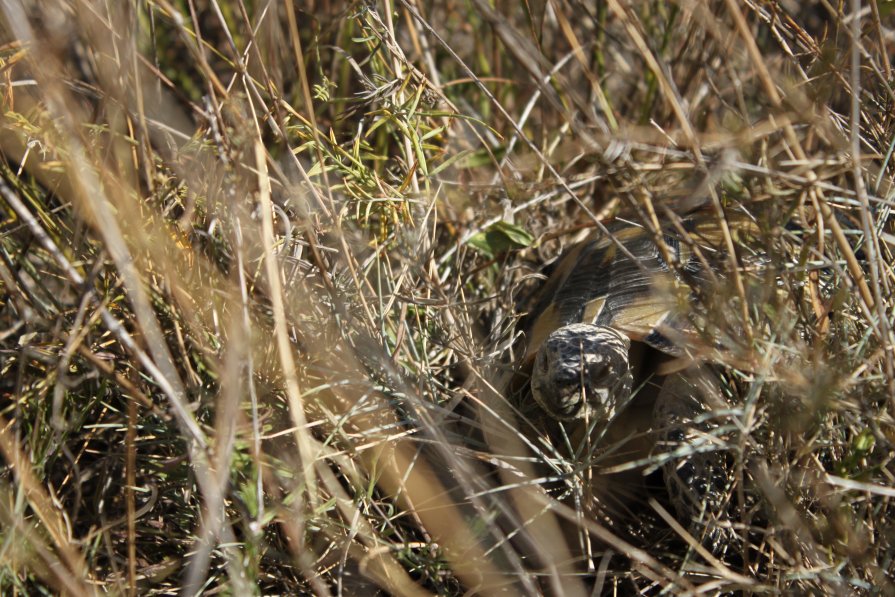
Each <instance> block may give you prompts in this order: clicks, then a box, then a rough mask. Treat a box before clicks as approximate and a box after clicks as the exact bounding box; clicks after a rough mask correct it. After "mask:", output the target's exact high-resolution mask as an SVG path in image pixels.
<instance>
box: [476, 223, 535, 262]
mask: <svg viewBox="0 0 895 597" xmlns="http://www.w3.org/2000/svg"><path fill="white" fill-rule="evenodd" d="M468 242H469V244H470V245H471V246H472V247H474V248H475V249H478V250H479V251H481V252H482V253H484V254H485V255H487V256H488V257H494V256H496V255H500V254H501V253H505V252H507V251H509V250H511V249H521V248H523V247H528V246H531V244H532V243H533V242H534V236H532V235H531V233H530V232H528V231H527V230H526V229H524V228H522V227H520V226H516V225H515V224H510V223H509V222H504V221H503V220H501V221H500V222H496V223H495V224H492V225H491V226H489V227H488V229H487V230H485V231H484V232H479V233H477V234H474V235H473V236H472V238H470V239H469V241H468Z"/></svg>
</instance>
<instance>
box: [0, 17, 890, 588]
mask: <svg viewBox="0 0 895 597" xmlns="http://www.w3.org/2000/svg"><path fill="white" fill-rule="evenodd" d="M892 12H893V7H892V3H890V2H869V3H861V2H850V3H848V4H843V3H839V4H835V3H829V2H824V1H821V2H788V1H783V0H780V1H773V2H761V3H756V2H746V3H738V2H734V1H733V0H727V1H708V2H678V3H666V2H652V1H651V2H645V3H635V2H629V3H623V2H616V1H607V2H603V1H598V2H594V3H583V2H579V1H577V0H555V1H553V2H545V1H544V0H529V1H528V2H524V3H519V5H516V4H513V3H510V2H502V1H496V2H493V3H492V2H487V1H485V0H464V1H456V0H433V1H431V2H425V3H424V2H418V1H415V0H413V1H412V0H394V1H391V0H384V1H377V2H347V1H345V2H338V1H324V0H321V1H316V2H315V1H308V2H288V1H287V2H276V3H269V2H258V1H253V2H249V1H243V0H235V1H231V0H170V1H169V0H146V1H140V2H134V1H126V2H97V1H91V0H68V1H64V0H49V1H42V2H37V1H28V0H11V1H9V2H5V3H3V4H2V5H0V22H2V26H0V31H2V39H0V41H2V46H0V64H2V69H0V74H2V80H0V88H2V103H3V120H2V124H0V153H2V155H3V157H4V160H3V162H2V164H0V169H2V176H0V284H2V287H0V288H2V303H0V454H2V460H0V461H2V463H3V468H2V469H0V592H2V593H3V594H4V595H6V594H24V595H30V594H42V593H46V594H52V593H70V594H78V595H80V594H93V593H107V592H108V593H112V594H136V593H141V594H170V593H175V592H178V593H181V594H184V595H193V594H198V593H213V592H218V591H223V592H226V593H231V594H237V595H247V594H311V593H312V594H322V595H328V594H346V595H351V594H374V593H375V592H376V591H380V592H382V593H388V594H396V595H423V594H430V593H436V594H446V595H460V594H469V593H474V594H475V593H481V594H496V593H499V592H500V591H501V590H505V591H507V592H509V593H510V594H514V593H526V594H539V593H545V594H575V595H579V594H587V593H588V592H590V591H594V592H595V593H597V594H600V593H602V592H613V591H615V592H617V593H621V594H629V593H633V592H643V593H649V594H655V593H658V592H659V591H660V590H662V589H663V588H664V589H667V590H668V591H670V592H673V593H697V592H698V593H708V594H713V593H722V592H731V591H745V592H754V593H814V594H852V593H855V592H861V593H867V594H875V593H883V594H891V593H893V592H895V585H893V579H892V573H893V557H895V527H893V525H895V522H893V521H895V515H893V512H892V511H891V510H890V502H891V500H892V498H893V496H895V481H893V475H895V466H893V463H892V456H893V454H895V452H893V442H895V425H893V423H895V421H893V414H895V353H893V347H895V337H893V315H892V309H893V303H895V301H893V299H892V292H891V288H892V286H893V284H895V277H893V270H892V263H893V258H892V245H893V242H895V236H893V234H895V230H893V224H892V218H891V217H890V207H891V202H892V185H891V181H892V171H893V166H892V164H891V161H890V157H891V153H892V148H893V144H895V136H893V130H895V126H893V113H895V112H893V105H895V93H893V86H892V85H893V83H892V82H893V72H892V66H891V64H890V59H889V56H890V54H891V52H892V48H893V47H895V39H893V38H895V21H893V16H892ZM697 211H701V212H704V213H707V214H709V215H710V217H712V218H715V219H716V220H717V221H718V223H719V224H721V223H726V224H727V223H729V224H730V225H729V226H727V228H728V229H730V231H731V232H730V236H729V238H728V240H729V246H730V247H733V248H734V251H733V253H732V261H731V263H730V267H729V269H728V270H727V272H726V273H727V276H726V278H725V279H727V280H729V281H730V288H728V289H727V291H726V292H719V293H718V295H717V296H713V297H707V298H706V301H705V304H701V305H697V306H696V307H695V308H696V309H697V310H701V311H702V312H703V313H705V314H707V315H708V317H707V321H708V323H709V324H710V325H709V327H710V329H708V330H707V334H708V337H709V338H711V341H710V342H709V343H708V344H707V346H708V348H707V349H706V350H709V349H711V350H710V351H709V352H705V353H703V354H702V357H703V358H705V359H706V360H709V361H711V362H713V363H716V364H718V365H719V366H722V367H723V369H724V371H725V384H724V385H725V388H724V391H725V393H726V394H725V395H726V399H727V400H728V401H729V402H730V403H731V405H732V407H731V413H732V414H731V420H732V421H733V422H734V423H733V424H732V425H731V427H730V428H729V429H727V430H725V435H724V436H723V437H722V438H720V439H721V440H723V441H724V442H725V443H724V449H725V450H726V451H727V452H728V453H729V454H731V455H732V458H733V461H734V470H735V471H736V479H735V484H734V487H732V488H730V494H731V508H730V510H731V511H730V513H729V516H728V517H727V518H726V519H725V523H726V524H727V525H728V528H729V529H730V530H731V535H733V536H736V537H738V540H737V544H736V545H735V546H731V548H730V550H729V551H728V552H726V553H725V554H723V555H718V556H716V555H713V554H711V553H705V550H704V549H703V550H702V551H700V549H698V548H697V547H695V546H694V545H693V544H692V542H691V543H688V542H687V541H686V540H685V539H684V540H682V539H681V537H678V536H677V533H675V532H674V531H672V530H671V529H668V530H667V533H666V534H665V536H663V538H662V539H660V540H655V539H653V538H650V539H647V538H646V537H647V536H648V535H647V534H646V533H639V529H638V527H637V522H636V519H637V516H638V513H637V512H636V511H635V517H634V518H635V521H634V522H628V523H625V524H627V525H628V528H627V531H626V532H625V533H624V534H622V533H620V531H619V530H618V528H616V527H617V526H619V527H620V525H616V526H613V524H610V522H611V521H606V520H601V519H599V518H597V519H593V518H591V519H589V518H588V517H587V516H583V515H582V514H583V513H584V512H585V510H586V509H587V508H585V507H583V506H582V505H581V503H580V500H575V499H570V498H569V497H568V496H576V495H577V496H580V491H579V492H578V493H576V491H577V490H575V489H574V487H575V486H576V483H579V482H580V481H581V479H582V478H584V477H588V476H589V475H591V474H594V475H597V476H599V474H600V473H599V470H597V469H593V470H590V469H588V470H587V471H585V472H582V470H581V467H579V466H576V463H574V462H560V463H559V464H557V463H556V462H548V460H550V457H549V456H548V453H549V449H548V448H549V446H547V445H546V443H545V442H546V438H545V437H543V436H542V435H540V434H539V430H538V429H537V428H535V427H533V426H532V425H531V422H530V421H527V420H526V419H525V417H522V416H520V415H519V413H514V411H513V410H512V406H515V405H511V404H508V403H507V402H506V400H505V399H504V398H505V397H504V396H503V395H502V388H501V387H500V383H499V380H501V379H503V378H504V377H505V371H506V370H508V369H510V368H511V367H512V364H513V363H514V361H515V359H514V356H515V355H516V354H517V351H518V345H517V335H518V330H516V327H515V326H516V322H517V317H518V315H519V313H518V310H517V302H516V301H517V299H518V297H519V296H524V295H525V293H526V292H527V291H529V290H530V288H532V287H533V286H536V285H537V283H538V282H537V279H536V278H537V276H534V275H533V274H535V273H536V272H538V271H539V270H540V268H541V266H542V265H543V264H544V263H546V262H547V261H549V259H551V258H552V257H553V256H555V255H556V254H557V253H558V252H559V251H560V250H561V248H562V247H564V246H568V245H569V244H570V243H571V242H573V240H574V239H575V238H579V237H580V236H581V233H582V231H583V230H589V229H591V228H593V226H594V218H599V219H600V220H601V221H608V220H609V219H611V218H614V217H619V216H624V217H626V218H628V219H632V220H635V221H645V222H650V221H653V220H654V219H656V218H660V219H666V218H671V217H673V216H672V214H677V215H685V214H688V213H691V212H697ZM738 221H739V222H742V221H748V222H750V230H752V231H753V232H752V233H750V234H748V235H747V234H741V233H738V227H737V226H736V224H735V223H736V222H738ZM489 428H490V431H488V429H489ZM480 429H484V431H482V432H481V433H480V432H479V430H480ZM495 430H496V431H495ZM495 438H497V439H495ZM564 467H565V468H564ZM584 468H587V467H584ZM544 470H552V471H554V474H552V475H548V476H547V477H543V476H541V475H545V474H547V473H543V472H542V471H544ZM563 470H567V471H568V472H567V473H561V474H560V473H556V471H563ZM506 471H510V473H509V475H510V476H507V474H503V473H505V472H506ZM498 472H501V474H498ZM513 475H515V477H513ZM509 478H513V479H515V481H514V482H512V483H511V482H509V481H507V479H509ZM588 478H589V477H588ZM557 481H559V483H560V485H562V484H563V483H565V484H566V485H565V486H567V487H568V488H569V490H568V491H567V492H563V491H555V490H554V489H550V491H549V492H548V491H544V490H543V489H541V487H542V486H543V487H547V488H555V485H556V482H557ZM642 507H643V508H644V509H649V508H650V507H649V506H648V505H646V504H643V505H642ZM644 512H645V511H644ZM643 515H644V516H646V515H645V514H643ZM508 521H509V522H508ZM570 522H571V523H572V524H574V525H577V526H578V527H579V528H580V529H581V531H582V532H581V535H582V536H584V537H587V540H586V541H585V543H587V546H586V550H585V551H584V552H583V553H582V551H581V548H580V546H579V545H578V544H577V543H576V542H575V541H574V540H573V541H567V539H568V537H567V535H568V533H564V532H563V531H562V530H561V528H566V527H568V525H569V524H570ZM616 522H617V521H616ZM622 535H624V536H622ZM638 537H640V539H638ZM650 537H651V536H650Z"/></svg>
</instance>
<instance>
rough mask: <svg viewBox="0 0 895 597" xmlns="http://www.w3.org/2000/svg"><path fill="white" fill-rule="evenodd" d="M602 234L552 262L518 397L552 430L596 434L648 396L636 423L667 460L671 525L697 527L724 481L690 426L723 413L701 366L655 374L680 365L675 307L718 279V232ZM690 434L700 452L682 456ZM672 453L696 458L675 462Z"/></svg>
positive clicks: (532, 316) (681, 312) (691, 227)
mask: <svg viewBox="0 0 895 597" xmlns="http://www.w3.org/2000/svg"><path fill="white" fill-rule="evenodd" d="M679 224H680V222H679ZM679 230H680V231H683V232H685V233H686V236H682V235H680V234H678V233H677V231H679ZM606 232H608V234H605V233H603V232H595V233H593V234H592V235H591V236H590V237H589V238H587V239H585V240H583V241H581V242H579V243H578V244H576V245H574V246H572V247H571V248H570V249H569V250H568V251H566V252H565V253H564V254H563V255H561V256H560V257H559V259H558V260H557V262H556V265H555V267H554V269H553V271H552V272H551V273H550V274H549V276H548V278H547V281H546V282H545V283H544V285H543V286H542V287H541V288H540V290H539V291H537V292H536V293H535V295H534V297H533V298H532V299H531V300H530V305H531V306H530V308H529V312H528V314H527V315H526V316H525V318H524V319H523V324H522V325H523V329H524V336H525V341H526V347H525V350H524V353H523V356H522V359H521V361H522V362H521V367H520V370H521V371H522V373H523V377H525V376H527V377H528V379H529V380H530V385H529V388H528V392H526V394H528V395H530V397H531V399H532V401H533V402H534V403H535V404H536V405H537V406H538V407H539V408H540V410H541V411H542V413H543V414H544V415H546V417H547V418H548V419H552V420H554V421H556V422H557V423H559V424H570V423H576V422H583V421H588V422H589V424H590V425H591V428H593V427H598V428H600V427H602V428H605V427H607V426H609V425H611V424H612V423H613V421H616V420H617V419H619V418H620V414H621V413H622V412H623V411H625V410H626V408H627V407H628V406H629V404H630V403H631V402H632V401H633V397H634V396H635V394H638V393H647V392H646V390H644V388H646V387H647V386H650V390H651V392H650V393H651V395H652V397H651V398H650V399H647V400H644V401H641V403H640V410H643V409H649V410H651V413H647V414H646V416H645V417H644V413H642V412H641V413H638V414H639V415H640V416H641V418H645V419H646V420H647V427H649V428H650V429H651V431H652V432H653V445H652V450H653V455H655V454H656V452H658V451H663V450H664V451H665V458H664V461H663V463H662V464H661V465H659V468H661V472H662V476H663V478H664V485H665V487H666V489H667V491H668V498H669V501H670V502H671V503H672V504H673V506H674V508H675V510H676V511H677V513H678V515H679V517H681V518H684V517H686V518H687V519H694V518H698V517H700V516H701V513H702V510H703V509H704V508H705V507H706V505H707V504H708V505H709V506H710V507H713V508H716V509H717V508H718V507H720V504H721V503H722V502H723V501H724V496H725V494H726V492H725V488H726V487H728V486H729V473H728V471H727V467H726V463H725V455H724V454H723V453H719V452H718V450H717V447H716V446H713V445H705V437H706V434H707V433H708V432H709V431H710V427H711V425H712V424H710V423H708V422H706V421H704V420H703V421H702V422H701V423H699V424H694V421H695V420H697V419H699V418H702V419H706V418H711V417H710V416H709V417H706V412H707V411H709V410H711V409H713V408H717V407H719V405H723V402H721V401H720V399H719V395H718V391H717V388H716V387H713V384H715V382H716V381H717V380H716V379H715V378H714V377H713V374H712V372H711V371H710V370H707V369H706V368H705V367H694V368H691V370H690V375H684V374H683V373H675V374H668V375H663V372H662V368H663V365H664V366H667V365H668V363H669V361H673V360H674V359H676V358H679V357H681V356H683V354H684V351H685V348H686V347H685V345H686V343H685V342H682V340H683V339H684V338H685V337H686V336H687V335H688V334H692V333H694V331H693V326H692V325H691V323H690V319H689V318H688V313H687V309H685V308H681V307H682V304H683V303H689V302H692V301H693V299H694V292H696V291H699V290H705V289H707V288H708V286H709V285H708V282H709V280H710V279H711V278H713V277H717V275H718V274H717V273H716V271H715V270H714V269H712V270H709V269H708V264H707V263H706V262H705V261H704V259H705V255H706V254H708V255H712V254H714V255H715V256H717V255H719V254H721V252H719V251H718V250H717V247H716V246H714V245H716V244H718V243H715V242H714V240H715V239H717V238H718V237H719V235H718V234H717V233H718V228H717V226H715V225H714V224H713V221H712V220H707V219H704V218H703V219H696V218H691V219H688V220H684V221H683V225H682V226H678V227H676V228H673V227H670V229H669V230H665V231H663V232H660V233H658V234H654V233H652V232H650V231H649V230H647V229H646V228H644V227H642V226H638V225H636V224H634V223H632V222H625V221H616V222H614V223H612V224H610V225H609V226H608V227H607V229H606ZM694 238H695V239H697V240H696V243H695V245H694V243H693V239H694ZM685 241H686V242H685ZM694 246H699V247H701V249H702V251H699V252H697V251H694V250H693V247H694ZM517 385H518V383H517ZM715 385H716V384H715ZM713 400H714V401H715V403H714V404H707V402H712V401H713ZM692 431H695V436H697V437H699V438H700V441H701V442H702V445H699V446H691V448H692V449H690V450H687V449H683V450H681V449H680V448H681V444H684V443H687V442H688V441H690V437H689V436H690V435H691V433H690V432H692ZM675 450H677V451H678V452H679V453H681V454H683V453H685V452H691V453H693V454H691V455H690V456H688V457H687V458H681V457H680V455H676V456H675V455H674V452H675Z"/></svg>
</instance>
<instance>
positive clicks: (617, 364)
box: [531, 323, 632, 421]
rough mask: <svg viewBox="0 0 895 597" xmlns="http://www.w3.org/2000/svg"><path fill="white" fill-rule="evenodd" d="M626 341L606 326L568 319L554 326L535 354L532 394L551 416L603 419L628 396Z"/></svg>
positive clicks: (627, 346) (612, 413) (629, 387)
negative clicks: (567, 322) (556, 327)
mask: <svg viewBox="0 0 895 597" xmlns="http://www.w3.org/2000/svg"><path fill="white" fill-rule="evenodd" d="M630 348H631V341H630V340H629V339H628V337H627V336H625V335H624V334H622V333H621V332H619V331H617V330H615V329H613V328H610V327H605V326H597V325H591V324H588V323H573V324H569V325H566V326H563V327H561V328H559V329H557V330H554V331H553V332H552V333H551V334H550V335H549V336H547V338H546V339H545V340H544V342H543V344H541V347H540V348H539V349H538V352H537V355H536V356H535V361H534V365H533V368H532V373H531V393H532V397H533V398H534V399H535V401H536V402H537V403H538V404H539V405H540V406H541V408H543V409H544V410H545V411H546V412H547V414H549V415H550V416H552V417H554V418H556V419H560V420H567V421H568V420H574V419H580V418H582V417H584V416H585V414H587V416H588V417H590V418H593V419H597V420H601V421H608V420H609V419H611V418H612V417H613V416H614V415H615V412H616V410H617V409H618V408H620V407H621V406H622V405H624V404H625V403H626V402H627V401H628V398H629V397H630V395H631V383H632V376H631V370H630V365H629V362H628V351H629V349H630Z"/></svg>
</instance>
